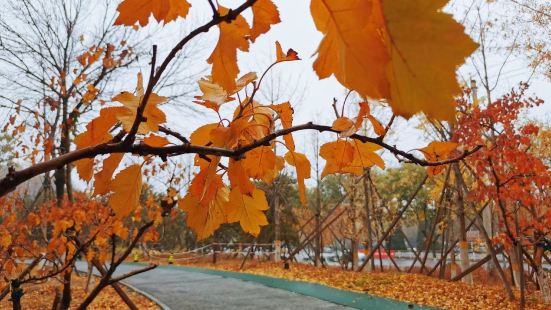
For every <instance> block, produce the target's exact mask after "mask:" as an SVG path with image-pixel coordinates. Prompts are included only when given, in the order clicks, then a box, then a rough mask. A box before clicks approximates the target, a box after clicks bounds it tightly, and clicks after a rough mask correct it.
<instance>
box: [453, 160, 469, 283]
mask: <svg viewBox="0 0 551 310" xmlns="http://www.w3.org/2000/svg"><path fill="white" fill-rule="evenodd" d="M453 169H454V172H455V180H456V182H455V185H456V194H457V195H456V203H457V216H458V217H459V240H460V241H459V257H460V260H461V271H462V272H464V271H465V270H467V269H469V265H470V262H469V244H468V243H467V229H466V224H465V202H464V200H463V190H462V187H461V183H462V182H463V177H462V175H461V169H460V168H459V164H457V163H454V164H453ZM462 280H463V282H465V283H473V277H472V275H471V274H470V273H469V274H467V275H465V276H464V277H463V279H462Z"/></svg>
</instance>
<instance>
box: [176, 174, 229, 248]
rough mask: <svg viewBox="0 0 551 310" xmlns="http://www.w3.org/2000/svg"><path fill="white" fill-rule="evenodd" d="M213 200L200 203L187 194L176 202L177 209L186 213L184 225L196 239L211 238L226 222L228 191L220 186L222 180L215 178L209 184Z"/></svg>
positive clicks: (194, 197) (225, 187) (193, 196)
mask: <svg viewBox="0 0 551 310" xmlns="http://www.w3.org/2000/svg"><path fill="white" fill-rule="evenodd" d="M211 186H212V188H211V191H213V197H214V198H213V199H212V200H210V201H208V202H206V201H204V202H203V203H201V201H200V200H199V199H198V198H197V197H196V196H195V195H193V194H192V193H191V192H190V193H188V194H187V195H186V196H185V197H184V198H183V199H180V200H179V201H178V207H179V208H180V209H182V210H183V211H185V212H186V223H187V225H188V226H189V227H190V228H191V229H193V231H194V232H195V233H196V234H197V239H199V240H203V239H205V238H208V237H209V236H211V235H212V234H213V233H214V232H215V231H216V229H218V228H219V227H220V225H222V224H224V223H226V222H227V220H226V212H225V208H226V204H227V203H228V200H229V192H230V191H229V189H228V187H227V186H224V185H223V184H222V179H221V178H217V179H216V181H215V182H212V183H211Z"/></svg>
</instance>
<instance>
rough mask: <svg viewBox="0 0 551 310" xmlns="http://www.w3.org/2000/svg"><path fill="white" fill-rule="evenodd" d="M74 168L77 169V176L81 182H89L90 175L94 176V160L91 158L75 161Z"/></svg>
mask: <svg viewBox="0 0 551 310" xmlns="http://www.w3.org/2000/svg"><path fill="white" fill-rule="evenodd" d="M75 167H76V168H77V173H78V176H79V177H80V178H81V179H82V180H83V181H86V182H88V181H90V180H91V179H92V175H93V174H94V159H93V158H84V159H81V160H77V161H76V162H75Z"/></svg>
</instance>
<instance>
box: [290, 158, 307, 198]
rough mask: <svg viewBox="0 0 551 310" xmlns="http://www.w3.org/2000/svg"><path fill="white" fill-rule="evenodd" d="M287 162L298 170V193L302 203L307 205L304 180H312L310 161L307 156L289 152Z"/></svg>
mask: <svg viewBox="0 0 551 310" xmlns="http://www.w3.org/2000/svg"><path fill="white" fill-rule="evenodd" d="M285 160H286V161H287V163H289V165H291V166H294V167H295V168H296V170H297V184H298V192H299V194H300V202H302V204H303V205H306V203H307V201H306V186H305V185H304V180H305V179H309V178H310V161H309V160H308V158H306V155H304V154H301V153H296V152H287V154H285Z"/></svg>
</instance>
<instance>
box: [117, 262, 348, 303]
mask: <svg viewBox="0 0 551 310" xmlns="http://www.w3.org/2000/svg"><path fill="white" fill-rule="evenodd" d="M140 267H143V266H136V265H123V266H120V267H119V268H118V269H117V274H123V273H127V272H129V271H131V270H133V269H136V268H140ZM125 283H128V284H130V285H132V286H134V287H136V288H137V289H139V290H141V291H143V292H146V293H147V294H149V295H151V296H152V297H154V298H156V299H157V300H158V301H160V302H161V303H163V304H164V305H165V306H167V307H168V308H170V309H173V310H180V309H194V310H195V309H197V310H200V309H293V310H296V309H301V310H303V309H304V310H307V309H327V310H329V309H339V310H343V309H352V308H348V307H344V306H340V305H337V304H334V303H330V302H327V301H323V300H320V299H317V298H313V297H309V296H304V295H300V294H297V293H293V292H289V291H285V290H281V289H277V288H272V287H268V286H265V285H262V284H259V283H255V282H248V281H243V280H238V279H233V278H227V277H222V276H219V275H212V274H205V273H200V272H190V271H186V270H184V269H180V268H167V267H163V266H161V267H157V268H156V269H154V270H151V271H148V272H145V273H142V274H139V275H136V276H133V277H131V278H129V279H127V280H125Z"/></svg>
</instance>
